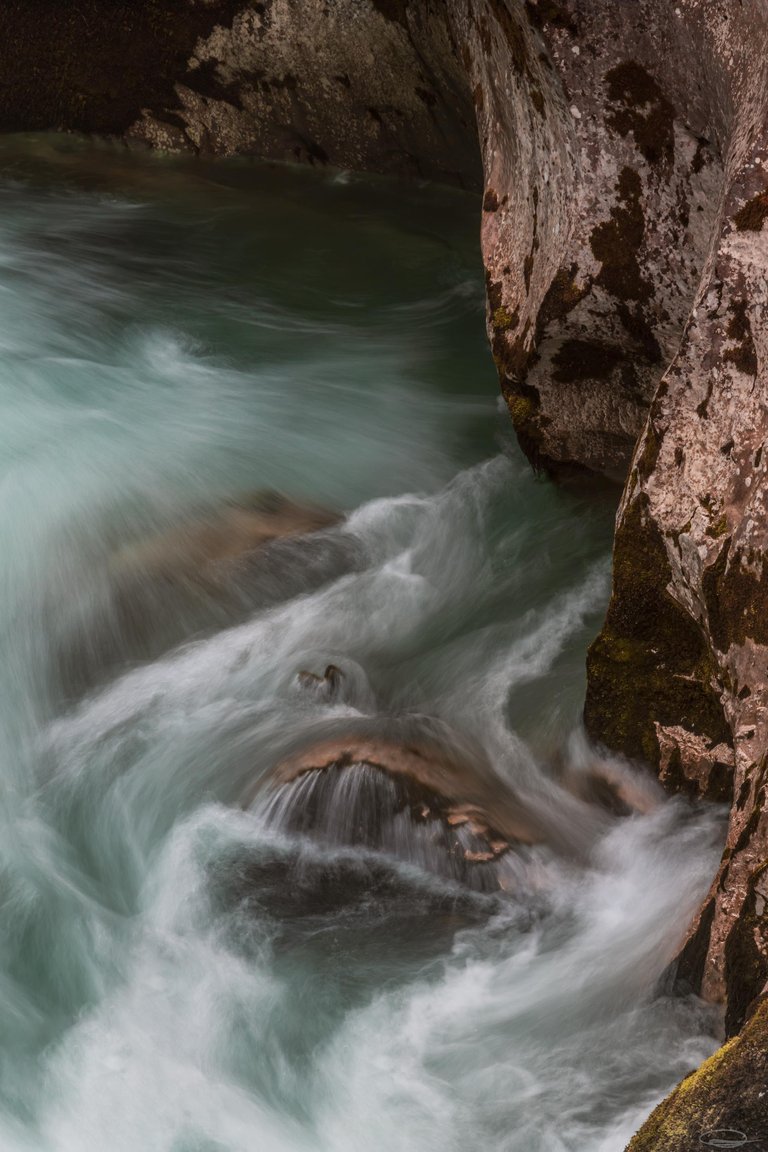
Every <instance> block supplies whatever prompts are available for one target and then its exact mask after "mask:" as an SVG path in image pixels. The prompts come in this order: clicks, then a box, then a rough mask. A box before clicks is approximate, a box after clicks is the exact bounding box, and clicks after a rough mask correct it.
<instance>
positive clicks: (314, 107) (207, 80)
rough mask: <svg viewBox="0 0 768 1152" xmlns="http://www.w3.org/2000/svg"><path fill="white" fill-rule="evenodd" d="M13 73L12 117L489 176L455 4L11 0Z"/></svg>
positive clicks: (0, 53) (8, 72)
mask: <svg viewBox="0 0 768 1152" xmlns="http://www.w3.org/2000/svg"><path fill="white" fill-rule="evenodd" d="M0 77H2V79H1V80H0V91H1V92H2V99H0V131H2V130H5V131H9V130H10V131H17V130H19V129H27V130H45V129H52V128H53V129H57V128H58V129H66V130H73V129H74V130H77V131H81V132H95V133H99V134H102V135H108V136H116V137H121V138H125V139H129V140H135V141H142V142H145V143H146V144H148V145H150V146H152V147H157V148H161V149H166V150H170V151H193V152H197V153H201V154H204V155H214V156H231V155H255V156H261V157H268V158H273V159H277V160H300V161H304V162H310V163H315V164H326V163H330V164H334V165H337V166H339V167H342V168H356V169H367V170H371V171H378V172H389V173H395V174H397V175H403V176H415V177H424V178H427V179H439V180H442V181H446V182H449V183H454V184H459V185H460V186H462V187H474V188H477V187H479V186H480V183H481V179H482V177H481V168H480V160H479V156H478V150H477V137H476V131H475V125H474V116H473V110H472V101H471V97H470V94H469V90H468V87H467V81H466V77H465V75H464V70H463V68H462V65H461V62H460V60H459V58H458V56H457V54H456V51H455V47H454V44H453V41H452V38H451V35H450V31H449V27H448V23H447V19H446V13H445V10H444V9H443V6H442V5H434V4H421V3H420V4H418V5H416V6H412V9H410V10H408V11H407V5H406V4H405V2H404V0H334V3H332V4H327V3H321V2H318V0H260V2H258V3H255V2H249V0H139V2H136V0H117V2H114V3H113V2H109V3H107V2H106V0H68V2H67V3H66V4H54V3H51V2H50V0H8V2H7V3H3V5H2V10H1V11H0Z"/></svg>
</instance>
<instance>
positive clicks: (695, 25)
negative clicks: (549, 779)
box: [0, 0, 768, 1149]
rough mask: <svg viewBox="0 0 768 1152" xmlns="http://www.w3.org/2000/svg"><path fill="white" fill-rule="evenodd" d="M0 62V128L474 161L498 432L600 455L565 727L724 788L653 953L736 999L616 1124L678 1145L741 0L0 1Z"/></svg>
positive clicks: (738, 909)
mask: <svg viewBox="0 0 768 1152" xmlns="http://www.w3.org/2000/svg"><path fill="white" fill-rule="evenodd" d="M0 65H1V67H0V84H1V85H2V89H3V95H2V100H1V101H0V128H6V129H8V128H35V129H37V128H49V127H52V128H73V129H78V130H82V131H91V132H99V133H104V134H110V135H115V136H118V137H122V138H126V139H132V140H135V141H143V142H145V143H146V144H148V145H151V146H156V147H161V148H167V149H189V150H193V151H197V152H201V153H208V154H216V155H227V154H232V153H246V154H256V155H261V156H268V157H275V158H280V159H300V160H305V161H308V162H311V163H317V164H324V163H331V164H336V165H341V166H345V167H355V168H366V169H371V170H376V171H381V172H390V173H394V174H398V175H410V176H420V177H426V178H433V179H440V180H445V181H449V182H452V183H455V184H459V185H462V186H465V187H470V188H471V187H476V186H477V187H479V186H480V185H481V184H482V188H483V201H482V248H483V256H484V260H485V265H486V274H487V289H488V325H489V334H490V338H491V343H492V347H493V353H494V358H495V360H496V364H497V366H498V370H499V375H500V379H501V386H502V389H503V393H504V396H505V397H506V400H507V403H508V405H509V409H510V413H511V416H512V419H513V421H514V424H515V427H516V429H517V431H518V435H519V437H520V441H521V443H522V445H523V447H524V449H525V450H526V452H527V453H528V455H529V457H530V458H531V460H532V462H533V464H534V465H535V466H536V467H543V468H547V469H549V470H552V471H558V470H559V471H564V470H569V469H590V470H592V471H599V472H602V473H607V474H609V475H612V476H616V477H621V478H622V479H623V478H624V477H625V476H626V475H627V469H628V468H629V477H628V480H627V483H626V487H625V491H624V496H623V499H622V502H621V506H620V509H619V514H618V520H617V533H616V542H615V556H614V583H613V594H612V598H611V603H610V607H609V611H608V615H607V619H606V623H605V627H604V629H603V631H602V633H601V635H600V637H599V638H598V639H597V640H596V642H595V644H594V645H593V647H592V650H591V652H590V656H589V689H588V696H587V704H586V721H587V725H588V728H589V730H590V732H591V733H592V734H593V736H595V737H596V738H597V739H599V740H602V741H603V742H605V743H606V744H607V745H609V746H610V747H611V748H614V749H619V750H621V751H623V752H625V753H626V754H627V755H629V756H632V757H635V758H638V759H642V760H643V761H645V762H647V763H649V764H651V765H652V766H654V768H656V769H657V770H658V771H659V774H660V776H661V779H662V780H663V781H664V783H665V784H666V785H667V787H668V788H669V789H670V790H673V791H682V792H684V793H687V794H689V795H692V796H704V797H707V798H709V799H711V800H715V801H719V802H725V803H729V804H730V805H731V817H730V827H729V833H728V844H727V848H726V851H725V854H724V856H723V861H722V865H721V868H720V872H719V874H718V876H717V877H716V878H715V880H714V882H713V886H712V890H711V893H710V896H709V898H708V900H707V902H706V904H705V906H704V908H703V910H702V912H701V915H700V917H699V919H698V921H697V923H696V925H695V926H694V928H693V930H692V933H691V937H690V939H689V942H688V945H687V946H686V949H685V951H684V953H683V956H682V957H681V962H680V976H681V979H682V980H683V981H685V982H686V983H687V986H688V987H692V988H694V989H700V990H702V991H703V993H704V994H705V995H706V996H708V997H710V998H712V999H715V1000H720V1001H722V1002H723V1003H725V1005H726V1009H727V1027H728V1031H729V1033H730V1034H735V1033H736V1032H737V1031H738V1030H739V1029H740V1028H741V1027H742V1025H743V1024H744V1022H745V1021H746V1020H749V1023H748V1025H747V1029H746V1031H745V1032H744V1035H743V1038H742V1041H739V1042H735V1043H733V1044H731V1045H730V1046H729V1047H727V1048H726V1049H724V1050H723V1055H722V1059H721V1060H720V1061H719V1062H716V1064H715V1065H713V1066H712V1067H710V1068H707V1067H706V1066H705V1069H703V1070H702V1072H701V1074H700V1076H699V1077H698V1079H696V1080H695V1081H694V1082H693V1083H690V1082H688V1081H686V1082H685V1084H684V1085H683V1086H682V1087H681V1088H680V1089H679V1090H678V1092H677V1093H676V1094H675V1096H673V1097H672V1098H671V1100H670V1101H669V1102H668V1103H667V1104H666V1105H664V1106H663V1108H662V1110H661V1111H660V1112H659V1113H657V1114H655V1116H654V1118H652V1120H651V1121H650V1122H649V1125H648V1126H646V1129H645V1130H644V1135H641V1136H638V1137H637V1138H636V1139H637V1141H639V1142H638V1143H637V1144H636V1147H638V1148H640V1147H643V1148H645V1147H648V1148H651V1147H654V1148H655V1147H658V1148H664V1149H667V1148H669V1149H672V1148H674V1149H678V1148H688V1147H697V1146H699V1145H698V1139H699V1134H697V1133H692V1132H691V1130H690V1125H688V1126H686V1122H685V1115H686V1108H688V1106H689V1104H690V1102H691V1100H695V1101H697V1102H698V1103H697V1107H699V1111H701V1110H702V1109H703V1108H704V1107H705V1105H706V1106H707V1107H709V1106H708V1105H707V1101H708V1100H709V1102H710V1103H711V1104H712V1108H711V1109H710V1110H709V1111H707V1113H706V1115H707V1117H708V1118H709V1119H711V1121H712V1123H713V1124H714V1125H715V1126H732V1125H733V1124H737V1121H738V1116H735V1115H734V1114H733V1107H731V1111H730V1112H729V1113H728V1115H727V1116H726V1114H725V1112H723V1109H722V1108H721V1109H720V1112H718V1107H719V1105H718V1103H717V1102H718V1100H720V1101H721V1102H722V1100H724V1099H725V1095H724V1089H723V1087H722V1085H723V1083H724V1082H725V1080H724V1079H723V1077H725V1078H726V1079H727V1076H728V1075H736V1074H738V1076H739V1077H741V1078H742V1080H744V1082H745V1083H746V1082H747V1080H749V1078H750V1077H752V1080H753V1081H754V1082H757V1078H758V1077H760V1076H762V1075H763V1071H764V1070H763V1071H761V1066H760V1065H759V1060H758V1057H757V1055H756V1053H759V1051H760V1050H761V1049H760V1044H758V1043H755V1042H753V1037H754V1036H755V1035H756V1034H757V1031H758V1030H759V1029H763V1032H764V1023H765V1011H764V1008H761V1007H760V1002H761V997H762V996H764V995H765V993H766V982H767V981H768V916H766V901H768V851H767V848H768V845H767V843H766V842H767V841H768V812H766V795H767V794H768V793H767V789H768V574H764V570H763V567H764V564H765V562H766V550H767V549H768V528H767V527H766V525H767V524H768V521H767V519H766V509H765V500H766V491H767V484H766V474H767V472H766V469H767V468H768V456H766V455H765V453H764V441H765V438H766V435H768V409H767V407H766V399H765V397H766V387H765V386H766V374H767V373H768V336H767V335H766V333H767V332H768V327H766V308H768V223H767V221H768V0H442V2H435V0H335V2H330V0H260V2H255V0H252V2H245V0H145V2H144V3H137V2H133V3H129V2H127V0H126V2H125V3H120V2H119V0H116V2H114V3H109V4H107V3H105V2H104V0H72V2H70V3H68V4H66V5H61V4H58V3H53V0H7V3H5V4H3V6H2V13H0ZM473 106H474V107H473ZM630 462H631V465H630ZM761 1034H762V1033H761ZM729 1069H730V1070H731V1071H730V1072H729ZM750 1070H751V1071H750ZM745 1078H746V1079H745ZM708 1093H709V1095H708ZM718 1093H719V1095H718ZM731 1104H732V1105H734V1102H733V1100H731ZM734 1107H735V1105H734ZM756 1107H757V1105H756ZM726 1111H727V1109H726ZM710 1113H711V1115H710ZM702 1114H703V1113H702ZM724 1117H725V1119H724ZM726 1120H727V1121H728V1124H727V1125H726ZM744 1122H745V1123H746V1121H744ZM737 1126H738V1124H737ZM643 1141H645V1142H644V1143H643Z"/></svg>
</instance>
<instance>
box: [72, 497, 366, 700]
mask: <svg viewBox="0 0 768 1152" xmlns="http://www.w3.org/2000/svg"><path fill="white" fill-rule="evenodd" d="M339 522H340V518H339V517H338V516H336V515H334V514H333V513H330V512H327V511H325V510H324V509H321V508H315V507H312V506H311V505H300V504H297V503H295V502H294V501H292V500H289V499H288V498H286V497H284V496H281V495H280V494H278V493H259V494H256V495H255V496H253V497H251V498H250V499H247V500H243V501H240V502H237V503H232V504H229V505H227V506H225V507H223V508H220V509H218V510H217V511H215V512H211V513H209V514H207V515H205V516H202V517H200V518H198V519H193V520H189V521H187V522H186V523H184V524H182V525H181V526H180V527H177V528H174V529H172V530H171V531H169V532H166V533H158V534H156V535H154V536H152V537H151V538H149V539H143V540H139V541H138V542H136V543H134V544H131V545H125V546H123V547H121V548H120V549H119V550H118V551H116V552H115V553H114V554H113V555H112V556H111V557H110V558H109V559H108V562H107V564H106V566H101V567H99V566H98V565H97V566H96V569H97V571H96V573H95V584H94V586H93V587H92V588H90V589H89V591H88V594H87V595H86V597H85V599H84V602H83V603H82V605H75V608H74V609H72V610H69V609H68V610H67V611H64V612H62V605H61V603H60V602H58V603H57V605H56V608H55V609H54V610H52V616H54V619H53V620H52V624H51V627H52V629H53V633H52V634H53V636H54V639H55V643H54V666H55V671H54V679H55V681H56V685H55V688H54V691H58V692H63V693H64V694H65V695H66V696H67V697H68V698H73V697H77V696H79V695H80V694H82V692H83V691H85V690H86V689H88V688H90V687H92V686H93V685H94V684H96V683H98V682H99V681H100V680H102V679H103V678H104V677H105V676H107V675H109V674H110V673H112V672H113V671H114V669H115V668H117V667H119V666H121V665H122V666H124V665H125V664H129V663H136V662H139V661H144V660H150V659H154V658H156V657H157V656H158V655H159V654H160V653H162V652H163V651H165V650H167V649H168V648H170V647H172V646H174V645H175V644H178V643H180V642H182V641H184V640H189V639H191V638H193V637H200V636H203V635H206V634H208V633H210V632H211V631H213V630H216V629H221V628H223V627H227V626H231V625H233V624H235V623H237V622H238V621H240V620H241V619H243V618H244V617H245V616H246V615H247V614H248V613H249V612H251V611H253V610H254V609H257V608H264V607H266V606H268V605H269V604H271V603H276V602H280V601H281V600H283V599H286V598H288V597H290V596H293V595H299V594H301V593H302V592H305V591H307V590H309V589H310V588H313V587H317V586H318V585H319V584H321V583H323V582H325V581H326V580H327V579H329V578H331V577H332V576H335V575H338V574H339V573H340V572H342V571H349V569H350V568H351V567H354V565H355V563H356V560H357V556H356V551H355V545H354V542H353V541H352V540H351V538H346V537H345V536H344V534H343V533H341V532H338V531H331V529H334V528H338V525H339ZM62 621H63V623H62ZM57 629H58V631H56V630H57Z"/></svg>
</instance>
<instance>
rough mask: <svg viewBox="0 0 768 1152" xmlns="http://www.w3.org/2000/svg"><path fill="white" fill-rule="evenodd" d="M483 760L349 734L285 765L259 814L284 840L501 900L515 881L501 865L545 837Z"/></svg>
mask: <svg viewBox="0 0 768 1152" xmlns="http://www.w3.org/2000/svg"><path fill="white" fill-rule="evenodd" d="M480 760H481V763H480V764H477V765H476V764H474V763H472V762H470V761H469V760H463V759H459V758H458V757H457V756H455V755H451V753H450V752H449V751H447V750H446V749H445V748H443V747H441V746H440V745H439V744H434V743H430V742H428V741H426V740H422V741H419V742H416V741H414V740H411V741H407V740H405V741H402V742H400V741H397V740H396V739H388V738H382V737H377V736H374V735H368V736H366V735H363V734H354V733H351V734H350V733H348V734H347V735H346V737H343V736H342V737H334V738H331V739H328V740H324V741H320V742H318V743H314V744H311V745H310V746H309V747H308V748H306V749H304V750H302V751H300V752H298V753H297V754H295V755H292V756H289V757H288V758H287V759H285V760H283V761H282V762H281V763H280V764H278V765H277V767H276V769H275V770H274V771H273V772H272V773H270V774H269V777H268V779H267V780H266V781H265V784H264V785H262V789H261V790H260V791H261V796H260V797H259V799H260V807H261V810H262V812H263V813H264V814H265V816H266V818H267V820H268V822H269V823H270V824H271V825H272V826H274V827H277V828H280V829H281V830H283V831H286V832H290V833H300V834H302V835H305V836H309V837H310V838H312V839H316V840H318V841H320V842H321V843H327V844H331V845H337V846H339V845H347V846H352V847H361V848H364V849H366V850H372V851H376V852H384V853H386V854H387V855H389V856H390V857H392V858H393V859H397V860H401V861H403V862H406V863H411V864H416V865H418V866H419V867H421V868H423V869H425V870H426V871H427V872H434V873H436V874H437V875H440V876H444V877H446V878H448V879H452V880H455V881H458V882H459V883H461V884H464V885H467V886H468V887H470V888H474V889H475V890H477V891H481V892H493V891H498V890H499V889H500V888H504V887H505V886H507V884H508V883H509V877H507V878H506V880H505V877H504V875H502V874H498V873H496V872H495V870H494V868H493V865H494V864H495V863H496V862H497V861H499V860H501V859H502V858H503V857H504V856H505V854H506V853H508V852H509V851H510V850H512V849H519V848H521V847H522V846H523V845H530V844H533V843H534V842H536V841H537V840H540V839H541V833H540V831H539V830H537V828H536V822H535V820H531V819H528V818H527V817H526V812H525V807H524V806H523V805H521V804H520V803H519V801H518V800H517V799H516V798H515V797H514V796H513V795H512V794H510V792H509V790H508V789H506V788H505V787H504V786H503V784H502V782H501V781H500V780H498V779H495V780H494V778H493V776H492V775H491V774H489V773H488V772H487V768H486V766H485V765H484V763H482V757H480ZM484 768H486V770H485V771H483V769H484ZM252 800H253V797H248V798H246V801H245V802H246V803H250V802H252Z"/></svg>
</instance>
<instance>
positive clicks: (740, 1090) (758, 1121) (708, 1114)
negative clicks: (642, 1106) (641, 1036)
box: [627, 1000, 768, 1152]
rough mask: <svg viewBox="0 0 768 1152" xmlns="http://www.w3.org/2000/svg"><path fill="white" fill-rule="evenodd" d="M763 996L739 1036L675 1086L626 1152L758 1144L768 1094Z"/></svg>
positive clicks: (767, 1015)
mask: <svg viewBox="0 0 768 1152" xmlns="http://www.w3.org/2000/svg"><path fill="white" fill-rule="evenodd" d="M766 1084H768V1000H764V1001H763V1002H762V1003H761V1004H760V1006H759V1007H758V1008H757V1009H756V1011H755V1012H754V1014H753V1016H752V1017H751V1018H750V1020H749V1021H748V1023H747V1025H746V1026H745V1028H744V1030H743V1032H742V1033H741V1035H740V1036H738V1037H736V1038H735V1039H733V1040H730V1041H729V1042H728V1043H727V1044H725V1045H724V1046H723V1047H722V1048H720V1049H719V1050H718V1051H717V1052H716V1053H715V1054H714V1056H712V1057H710V1059H709V1060H707V1061H705V1063H704V1064H702V1066H701V1067H700V1068H699V1069H698V1070H697V1071H695V1072H692V1073H691V1074H690V1076H687V1077H686V1079H685V1080H683V1082H682V1083H681V1084H680V1085H679V1086H678V1087H677V1088H676V1089H675V1090H674V1092H673V1093H672V1095H671V1096H669V1097H668V1098H667V1099H666V1100H665V1101H664V1102H663V1103H662V1104H660V1105H659V1106H658V1108H657V1109H656V1111H655V1112H654V1113H653V1114H652V1115H651V1117H650V1119H649V1120H647V1121H646V1123H645V1124H644V1125H643V1127H642V1128H641V1129H640V1131H639V1132H638V1133H637V1135H636V1136H635V1137H634V1138H633V1139H632V1140H631V1142H630V1144H629V1148H628V1149H627V1152H693V1150H694V1149H701V1148H760V1147H761V1146H762V1145H763V1143H764V1138H765V1118H766V1099H768V1087H766Z"/></svg>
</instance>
